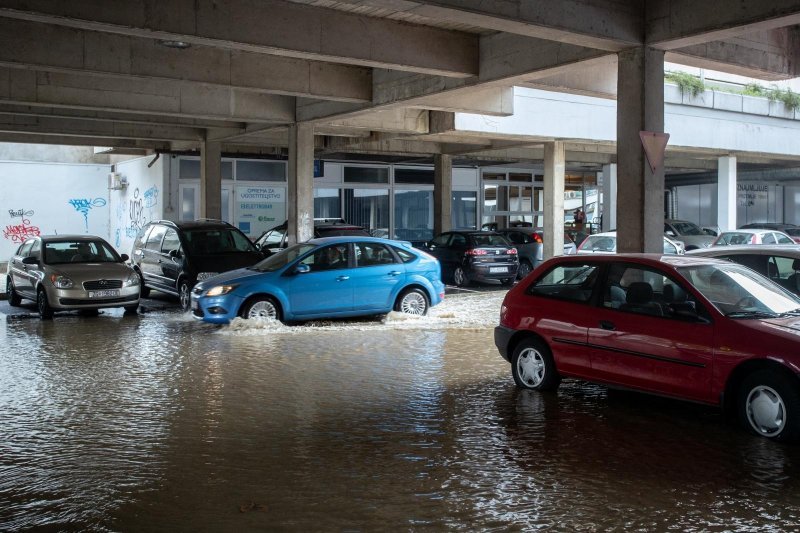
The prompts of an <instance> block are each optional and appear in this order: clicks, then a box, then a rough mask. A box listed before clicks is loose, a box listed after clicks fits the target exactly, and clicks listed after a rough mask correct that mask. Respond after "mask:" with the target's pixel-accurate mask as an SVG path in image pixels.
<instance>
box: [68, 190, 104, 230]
mask: <svg viewBox="0 0 800 533" xmlns="http://www.w3.org/2000/svg"><path fill="white" fill-rule="evenodd" d="M69 204H70V205H71V206H72V207H74V208H75V211H77V212H78V213H81V214H83V222H84V224H85V225H86V232H87V233H88V232H89V211H90V210H91V209H92V208H93V207H103V206H105V205H106V201H105V199H104V198H95V199H94V200H91V199H89V198H73V199H71V200H69Z"/></svg>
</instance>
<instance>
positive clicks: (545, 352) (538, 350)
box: [511, 339, 561, 391]
mask: <svg viewBox="0 0 800 533" xmlns="http://www.w3.org/2000/svg"><path fill="white" fill-rule="evenodd" d="M511 374H512V375H513V376H514V382H515V383H516V384H517V386H518V387H520V388H523V389H533V390H539V391H551V390H555V389H557V388H558V385H559V384H560V383H561V376H560V375H559V374H558V370H556V365H555V363H554V362H553V355H552V354H551V353H550V349H549V348H548V347H547V346H546V345H545V344H544V343H543V342H541V341H539V340H536V339H525V340H523V341H522V342H520V343H519V344H518V345H517V347H516V348H514V354H513V355H512V357H511Z"/></svg>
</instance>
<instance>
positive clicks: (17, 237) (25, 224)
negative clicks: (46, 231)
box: [3, 209, 41, 243]
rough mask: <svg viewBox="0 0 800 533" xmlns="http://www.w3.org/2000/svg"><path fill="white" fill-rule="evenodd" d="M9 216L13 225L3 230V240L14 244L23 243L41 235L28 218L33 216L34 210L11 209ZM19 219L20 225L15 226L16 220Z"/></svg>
mask: <svg viewBox="0 0 800 533" xmlns="http://www.w3.org/2000/svg"><path fill="white" fill-rule="evenodd" d="M8 215H9V216H10V217H11V224H9V225H7V226H6V227H5V229H4V230H3V238H4V239H6V240H10V241H11V242H13V243H21V242H23V241H24V240H25V239H27V238H28V237H36V236H38V235H41V231H39V227H38V226H34V225H32V224H31V220H30V218H28V217H31V216H33V209H9V210H8ZM15 218H19V219H20V223H19V224H15V223H14V222H15V221H14V219H15Z"/></svg>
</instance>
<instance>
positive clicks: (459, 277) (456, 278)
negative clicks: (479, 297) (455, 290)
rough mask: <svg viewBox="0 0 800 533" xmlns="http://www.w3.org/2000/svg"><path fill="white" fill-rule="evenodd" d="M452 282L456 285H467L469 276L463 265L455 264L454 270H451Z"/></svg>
mask: <svg viewBox="0 0 800 533" xmlns="http://www.w3.org/2000/svg"><path fill="white" fill-rule="evenodd" d="M453 283H455V284H456V286H457V287H466V286H467V285H469V278H468V277H467V273H466V271H465V270H464V267H462V266H457V267H456V269H455V271H453Z"/></svg>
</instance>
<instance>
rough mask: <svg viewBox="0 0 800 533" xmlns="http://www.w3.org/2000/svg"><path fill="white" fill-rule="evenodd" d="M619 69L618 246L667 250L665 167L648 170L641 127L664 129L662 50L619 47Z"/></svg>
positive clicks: (629, 249) (620, 249)
mask: <svg viewBox="0 0 800 533" xmlns="http://www.w3.org/2000/svg"><path fill="white" fill-rule="evenodd" d="M618 56H619V66H618V70H617V78H618V79H617V178H618V184H619V188H618V189H617V205H618V206H619V209H618V210H617V251H618V252H654V253H661V252H662V251H663V249H664V248H663V236H664V168H663V166H662V168H657V169H656V172H655V173H654V172H652V171H651V170H650V166H649V165H648V163H647V158H646V157H645V153H644V148H643V147H642V142H641V139H640V138H639V132H640V131H651V132H657V133H663V132H664V52H663V51H662V50H655V49H653V48H648V47H639V48H634V49H632V50H626V51H624V52H620V53H619V54H618Z"/></svg>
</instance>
